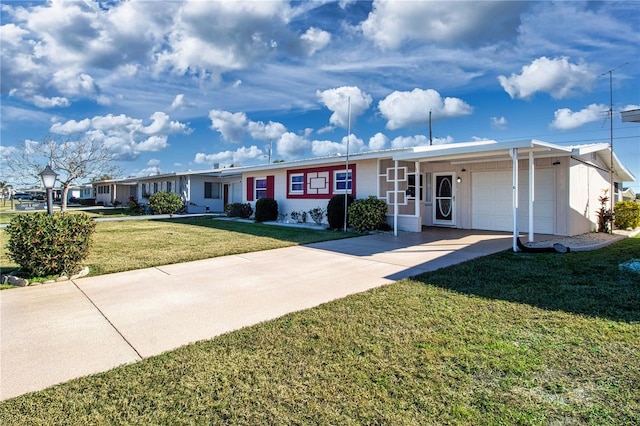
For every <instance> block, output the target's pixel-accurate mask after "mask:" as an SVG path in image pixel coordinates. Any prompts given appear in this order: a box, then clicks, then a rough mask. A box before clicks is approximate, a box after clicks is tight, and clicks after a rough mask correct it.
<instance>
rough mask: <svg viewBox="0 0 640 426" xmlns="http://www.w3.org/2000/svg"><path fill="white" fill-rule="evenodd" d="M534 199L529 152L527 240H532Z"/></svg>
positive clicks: (533, 173)
mask: <svg viewBox="0 0 640 426" xmlns="http://www.w3.org/2000/svg"><path fill="white" fill-rule="evenodd" d="M534 201H535V161H534V158H533V152H529V242H530V243H531V242H533V239H534V237H533V235H534V232H533V204H534Z"/></svg>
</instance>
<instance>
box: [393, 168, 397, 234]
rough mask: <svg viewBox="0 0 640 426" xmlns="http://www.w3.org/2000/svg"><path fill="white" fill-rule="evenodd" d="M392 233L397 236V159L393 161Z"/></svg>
mask: <svg viewBox="0 0 640 426" xmlns="http://www.w3.org/2000/svg"><path fill="white" fill-rule="evenodd" d="M393 235H394V236H395V237H397V236H398V160H395V161H394V163H393Z"/></svg>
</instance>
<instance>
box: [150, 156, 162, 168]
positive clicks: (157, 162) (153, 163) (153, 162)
mask: <svg viewBox="0 0 640 426" xmlns="http://www.w3.org/2000/svg"><path fill="white" fill-rule="evenodd" d="M159 165H160V160H158V159H157V158H152V159H150V160H149V161H147V166H150V167H158V166H159Z"/></svg>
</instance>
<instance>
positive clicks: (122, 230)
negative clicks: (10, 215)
mask: <svg viewBox="0 0 640 426" xmlns="http://www.w3.org/2000/svg"><path fill="white" fill-rule="evenodd" d="M355 235H356V234H353V233H347V234H345V233H343V232H337V231H316V230H310V229H304V228H289V227H282V226H273V225H263V224H257V223H245V222H234V221H226V220H214V219H213V218H211V217H208V216H200V217H194V218H184V219H169V220H158V219H155V220H129V221H114V222H98V223H96V232H95V234H94V236H93V247H92V248H91V251H90V254H89V257H88V258H87V260H86V261H84V262H82V264H83V265H86V266H89V269H90V271H91V275H100V274H107V273H111V272H120V271H128V270H132V269H140V268H147V267H152V266H159V265H167V264H170V263H179V262H188V261H192V260H200V259H208V258H212V257H218V256H226V255H230V254H238V253H248V252H251V251H258V250H268V249H274V248H280V247H287V246H292V245H297V244H309V243H312V242H319V241H327V240H333V239H339V238H345V237H350V236H355ZM7 241H8V237H7V233H6V232H5V231H4V230H0V247H2V250H1V252H0V268H2V270H6V269H13V268H17V267H18V265H16V264H15V263H13V262H12V261H11V260H10V259H9V258H8V256H7V253H6V252H5V247H6V245H7Z"/></svg>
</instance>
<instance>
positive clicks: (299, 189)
mask: <svg viewBox="0 0 640 426" xmlns="http://www.w3.org/2000/svg"><path fill="white" fill-rule="evenodd" d="M289 194H304V173H295V174H291V175H289Z"/></svg>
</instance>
